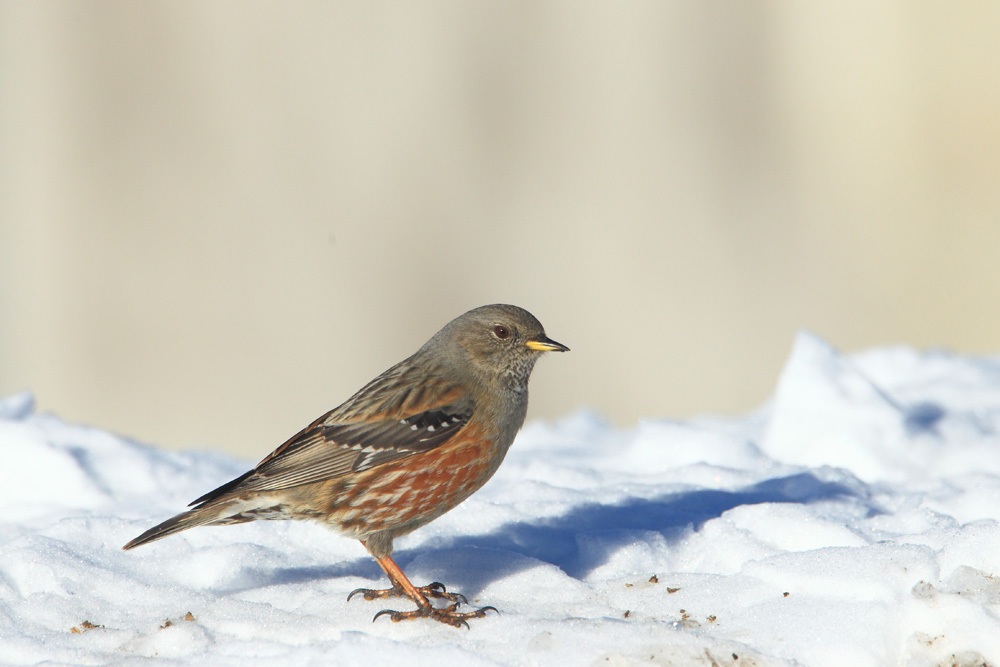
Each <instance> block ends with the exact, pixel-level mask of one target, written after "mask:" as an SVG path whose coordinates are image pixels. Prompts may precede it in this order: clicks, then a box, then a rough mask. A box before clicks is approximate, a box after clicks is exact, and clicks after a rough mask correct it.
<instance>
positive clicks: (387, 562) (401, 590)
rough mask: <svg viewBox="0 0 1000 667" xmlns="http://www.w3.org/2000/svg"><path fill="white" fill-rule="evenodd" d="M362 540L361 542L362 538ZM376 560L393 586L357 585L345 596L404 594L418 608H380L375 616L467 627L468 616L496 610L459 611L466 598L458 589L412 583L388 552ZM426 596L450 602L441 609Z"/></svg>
mask: <svg viewBox="0 0 1000 667" xmlns="http://www.w3.org/2000/svg"><path fill="white" fill-rule="evenodd" d="M362 544H364V542H362ZM375 562H376V563H378V565H379V567H381V568H382V571H383V572H385V576H387V577H389V583H391V584H392V588H388V589H383V590H373V589H371V588H358V589H355V590H353V591H351V594H350V595H348V596H347V599H348V600H350V599H351V598H352V597H354V596H355V595H356V594H358V593H360V594H362V595H363V596H364V598H365V599H366V600H375V599H378V598H389V597H407V598H409V599H410V600H412V601H413V602H414V603H416V605H417V608H416V609H415V610H414V611H393V610H391V609H383V610H382V611H380V612H379V613H377V614H375V618H373V619H372V620H373V621H374V620H376V619H378V617H379V616H382V615H383V614H386V615H388V616H389V618H390V619H391V620H392V621H393V622H394V623H398V622H399V621H407V620H410V619H413V618H432V619H434V620H435V621H438V622H440V623H446V624H448V625H453V626H455V627H456V628H458V627H461V626H463V625H464V626H465V627H469V624H468V623H467V619H470V618H482V617H483V616H485V615H486V612H487V611H489V610H491V609H492V610H493V611H496V610H497V609H496V607H483V608H481V609H476V610H475V611H469V612H460V611H458V606H459V605H460V604H463V603H464V604H468V600H466V599H465V596H464V595H462V594H461V593H448V592H447V591H446V590H445V587H444V584H442V583H439V582H436V581H435V582H434V583H431V584H428V585H427V586H414V585H413V584H412V583H410V580H409V579H407V577H406V575H405V574H403V571H402V570H401V569H400V568H399V566H398V565H396V561H394V560H393V559H392V557H391V556H383V557H382V558H376V559H375ZM427 598H438V599H444V600H448V601H449V602H451V603H452V604H450V605H449V606H447V607H445V608H444V609H438V608H436V607H434V606H433V605H431V603H430V601H429V600H428V599H427Z"/></svg>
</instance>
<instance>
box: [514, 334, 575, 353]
mask: <svg viewBox="0 0 1000 667" xmlns="http://www.w3.org/2000/svg"><path fill="white" fill-rule="evenodd" d="M524 345H525V346H526V347H527V348H528V349H531V350H535V351H536V352H569V348H568V347H566V346H565V345H563V344H562V343H557V342H555V341H554V340H552V339H551V338H549V337H548V336H546V335H545V334H538V335H537V336H535V337H534V338H529V339H528V340H526V341H525V342H524Z"/></svg>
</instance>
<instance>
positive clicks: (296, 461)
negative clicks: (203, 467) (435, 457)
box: [191, 362, 475, 505]
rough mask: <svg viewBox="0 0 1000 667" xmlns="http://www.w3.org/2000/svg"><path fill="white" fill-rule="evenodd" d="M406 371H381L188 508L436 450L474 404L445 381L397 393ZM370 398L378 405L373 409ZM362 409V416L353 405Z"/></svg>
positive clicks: (308, 481) (461, 424) (399, 369)
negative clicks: (222, 498)
mask: <svg viewBox="0 0 1000 667" xmlns="http://www.w3.org/2000/svg"><path fill="white" fill-rule="evenodd" d="M404 363H405V362H404ZM400 366H403V365H402V364H401V365H400ZM405 370H406V369H405V368H402V369H401V368H400V367H394V368H392V369H390V370H389V371H386V373H383V375H381V376H379V377H378V378H376V379H375V380H374V381H372V382H371V383H370V384H369V385H368V386H367V387H365V389H363V390H362V391H361V392H358V394H356V395H355V396H354V397H353V398H352V399H351V400H349V401H348V402H347V403H345V404H344V405H342V406H340V407H338V408H336V409H334V410H331V411H330V412H328V413H327V414H325V415H323V416H322V417H320V418H319V419H317V420H316V421H315V422H313V423H312V424H310V425H309V426H308V427H306V428H305V429H303V430H302V431H300V432H299V433H298V434H296V435H295V436H294V437H292V438H291V439H290V440H288V441H287V442H286V443H285V444H283V445H282V446H281V447H279V448H278V449H276V450H275V451H274V452H272V453H271V454H270V455H269V456H267V457H266V458H265V459H264V460H263V461H261V462H260V463H259V464H257V467H256V468H254V469H253V470H251V471H250V472H248V473H246V474H245V475H243V476H241V477H238V478H237V479H234V480H233V481H231V482H229V483H227V484H224V485H222V486H220V487H219V488H218V489H215V490H214V491H211V492H209V493H207V494H205V495H204V496H202V497H201V498H198V500H196V501H194V502H193V503H191V504H192V505H199V504H204V503H208V502H211V501H214V500H216V499H218V498H221V497H223V496H227V495H230V494H242V493H253V492H268V491H277V490H280V489H287V488H291V487H293V486H299V485H302V484H310V483H312V482H320V481H324V480H328V479H334V478H337V477H341V476H343V475H346V474H349V473H355V472H360V471H363V470H368V469H370V468H374V467H376V466H379V465H383V464H385V463H389V462H391V461H396V460H398V459H401V458H405V457H407V456H412V455H414V454H417V453H420V452H426V451H429V450H431V449H434V448H435V447H440V446H441V445H442V444H444V443H445V442H447V441H448V440H449V439H451V437H452V436H453V435H454V434H455V433H457V432H458V431H459V430H460V429H461V428H462V427H463V426H464V425H465V424H466V423H467V422H468V421H469V419H470V418H471V417H472V413H473V410H474V407H475V406H474V403H473V401H472V399H471V398H470V397H469V396H468V394H467V393H466V392H465V391H464V390H462V389H461V388H460V387H456V386H453V385H450V384H448V383H446V382H443V381H438V382H434V381H427V380H426V379H425V381H424V382H423V383H419V384H417V386H419V387H420V389H421V390H420V391H418V390H406V389H402V387H406V386H413V385H408V384H407V383H405V382H403V383H401V382H399V380H400V377H399V376H400V374H402V373H405ZM393 390H395V391H393ZM362 396H364V398H361V397H362ZM373 397H376V398H378V399H380V400H377V401H372V400H371V399H372V398H373ZM434 398H436V399H437V401H435V400H433V399H434ZM362 402H363V403H364V406H363V407H364V408H367V409H366V410H362V409H361V407H362V406H359V405H358V403H362ZM372 416H374V417H375V418H374V419H372V418H371V417H372Z"/></svg>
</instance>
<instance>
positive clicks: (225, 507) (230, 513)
mask: <svg viewBox="0 0 1000 667" xmlns="http://www.w3.org/2000/svg"><path fill="white" fill-rule="evenodd" d="M253 474H254V471H253V470H251V471H249V472H247V473H245V474H243V475H240V476H239V477H237V478H236V479H234V480H233V481H231V482H227V483H226V484H223V485H222V486H220V487H219V488H217V489H215V490H214V491H209V492H208V493H206V494H205V495H203V496H202V497H201V498H199V499H198V500H195V501H194V502H193V503H191V505H197V507H195V508H194V509H189V510H188V511H187V512H181V513H180V514H178V515H177V516H175V517H171V518H169V519H167V520H166V521H164V522H163V523H161V524H160V525H158V526H153V527H152V528H150V529H149V530H147V531H146V532H145V533H143V534H142V535H140V536H139V537H137V538H135V539H134V540H132V541H131V542H129V543H128V544H126V545H125V546H123V547H122V549H124V550H125V551H128V550H129V549H135V548H136V547H137V546H139V545H142V544H145V543H146V542H155V541H156V540H159V539H162V538H164V537H166V536H167V535H173V534H174V533H179V532H181V531H182V530H187V529H188V528H196V527H198V526H205V525H208V524H211V523H241V522H243V521H251V520H252V519H253V518H254V517H253V516H246V517H240V516H238V515H239V514H240V509H237V508H238V507H239V506H240V504H241V503H240V502H239V501H238V500H236V498H235V497H234V496H233V495H232V494H231V492H233V491H235V490H236V489H237V488H238V487H239V485H240V484H242V483H243V482H244V481H246V480H247V479H249V478H250V477H251V476H252V475H253ZM227 496H228V498H227ZM189 507H190V505H189Z"/></svg>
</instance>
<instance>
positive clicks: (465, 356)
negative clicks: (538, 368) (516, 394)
mask: <svg viewBox="0 0 1000 667" xmlns="http://www.w3.org/2000/svg"><path fill="white" fill-rule="evenodd" d="M431 347H433V348H435V349H436V350H438V351H440V352H443V353H444V354H446V355H447V356H448V357H449V361H450V362H452V363H455V364H458V365H460V366H464V367H467V368H468V369H469V370H470V371H471V372H472V374H473V375H474V376H475V377H478V378H480V379H482V380H485V381H486V382H487V383H488V384H490V385H492V384H495V383H496V382H497V381H498V380H499V381H502V382H503V383H504V384H509V385H510V386H511V387H512V388H514V389H523V388H524V387H525V386H527V383H528V376H529V375H531V369H532V368H534V366H535V362H536V361H537V360H538V357H539V356H540V355H541V354H542V353H543V352H567V351H568V350H569V348H568V347H566V346H565V345H562V344H561V343H557V342H555V341H554V340H552V339H550V338H549V337H548V336H546V335H545V329H543V328H542V324H541V322H539V321H538V320H537V319H535V316H534V315H532V314H531V313H529V312H528V311H526V310H525V309H523V308H518V307H517V306H509V305H506V304H494V305H491V306H481V307H479V308H475V309H473V310H470V311H469V312H467V313H465V314H464V315H461V316H459V317H456V318H455V319H454V320H452V321H451V322H449V323H448V324H446V325H445V326H444V328H443V329H441V331H439V332H437V333H436V334H434V337H433V338H431V339H430V340H429V341H428V342H427V344H426V345H425V346H424V348H425V349H426V348H431Z"/></svg>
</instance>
